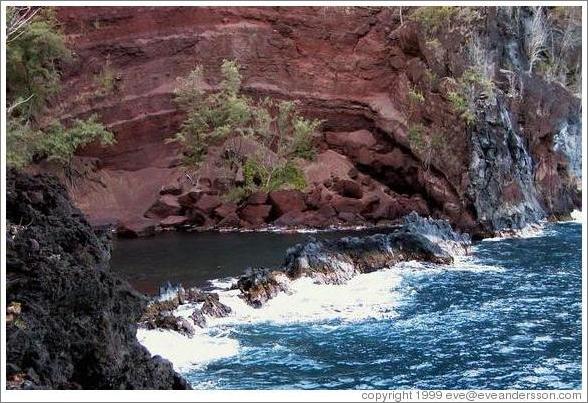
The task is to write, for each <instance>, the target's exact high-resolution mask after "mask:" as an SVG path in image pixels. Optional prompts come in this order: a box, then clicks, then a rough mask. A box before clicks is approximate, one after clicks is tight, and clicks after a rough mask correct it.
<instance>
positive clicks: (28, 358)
mask: <svg viewBox="0 0 588 403" xmlns="http://www.w3.org/2000/svg"><path fill="white" fill-rule="evenodd" d="M6 184H7V189H6V211H7V228H6V230H7V233H6V235H7V244H6V281H7V283H6V294H5V297H6V301H7V307H8V309H7V323H6V353H7V355H6V364H7V367H6V370H7V373H6V375H7V386H8V387H9V388H24V389H64V388H65V389H70V388H74V389H78V388H83V389H121V388H123V389H172V388H174V389H189V385H188V384H187V383H186V381H185V380H184V379H182V378H181V377H180V376H179V375H178V374H177V373H175V372H174V371H173V369H172V365H171V363H169V362H168V361H166V360H164V359H162V358H161V357H159V356H155V357H151V355H150V354H149V352H148V351H147V350H146V349H145V348H144V347H143V346H142V345H141V344H139V342H138V341H137V339H136V330H137V325H136V322H137V320H138V319H139V317H140V316H141V314H142V312H143V309H144V307H145V304H146V301H145V300H144V297H142V296H141V295H140V294H138V293H137V292H136V291H134V290H133V289H132V288H131V287H130V286H129V285H128V284H127V283H126V282H125V281H123V280H121V279H120V278H119V277H118V276H117V275H116V274H114V273H112V272H110V271H109V269H108V260H109V258H110V239H109V233H108V232H107V231H105V230H102V231H100V230H94V229H92V227H91V226H90V225H89V224H88V222H87V221H86V220H85V218H84V217H83V215H82V213H81V212H80V211H79V210H78V209H77V208H75V207H73V206H72V204H71V202H70V199H69V197H68V196H67V193H66V190H65V189H64V188H63V187H62V186H61V185H60V184H59V182H58V181H57V180H56V179H55V178H52V177H49V176H40V177H32V176H29V175H26V174H22V173H18V172H16V171H14V170H9V171H8V173H7V181H6Z"/></svg>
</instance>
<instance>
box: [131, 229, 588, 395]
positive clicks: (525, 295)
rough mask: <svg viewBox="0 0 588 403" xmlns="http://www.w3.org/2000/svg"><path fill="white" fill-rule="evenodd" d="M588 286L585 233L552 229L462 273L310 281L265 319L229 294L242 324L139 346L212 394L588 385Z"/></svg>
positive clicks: (412, 271)
mask: <svg viewBox="0 0 588 403" xmlns="http://www.w3.org/2000/svg"><path fill="white" fill-rule="evenodd" d="M581 283H582V269H581V225H580V224H579V223H576V222H571V223H561V224H546V225H545V227H544V229H543V230H542V231H541V232H539V233H536V234H531V235H529V234H527V236H526V237H525V238H513V239H493V240H490V241H484V242H481V243H478V244H477V245H476V246H475V247H474V248H473V253H472V255H471V256H468V257H465V258H464V257H462V258H459V259H457V261H456V263H455V264H453V265H450V266H438V265H430V264H421V263H417V262H409V263H405V264H402V265H399V266H395V267H392V268H389V269H386V270H383V271H379V272H375V273H370V274H364V275H359V276H357V277H355V278H354V279H352V280H351V281H350V282H349V283H348V284H345V285H342V286H332V285H316V284H313V283H312V282H310V281H307V280H300V281H297V282H295V283H294V285H293V289H292V291H291V293H290V294H281V295H279V296H278V297H276V298H275V299H273V300H271V301H270V302H269V303H268V304H267V305H266V306H264V307H263V308H261V309H253V308H250V307H248V306H247V305H245V304H244V303H243V302H242V301H241V300H240V299H239V298H238V297H237V294H236V292H235V291H220V295H221V301H222V302H223V303H226V304H227V305H229V306H231V307H232V309H233V315H232V316H231V317H228V318H223V319H218V320H211V321H209V327H208V328H207V329H205V330H199V331H198V334H196V335H195V336H194V337H193V338H187V337H184V336H180V335H177V334H174V333H172V332H165V331H143V330H140V331H139V334H138V337H139V339H140V341H141V342H143V344H145V345H146V347H147V348H148V349H149V350H150V351H151V352H152V353H154V354H160V355H162V356H164V357H166V358H168V359H170V360H171V361H172V362H173V363H174V366H175V367H176V369H178V370H179V371H180V372H182V374H183V375H184V376H185V377H186V378H187V379H188V381H189V382H190V383H191V384H192V385H193V387H194V388H202V389H404V388H421V389H474V388H475V389H478V388H479V389H519V388H520V389H576V388H581V309H582V307H581V300H582V295H581ZM228 284H230V281H217V282H215V285H216V286H217V287H218V288H219V289H221V290H222V289H223V288H224V287H226V286H228ZM189 313H190V309H188V308H186V309H185V311H183V312H179V314H180V315H186V316H187V315H189Z"/></svg>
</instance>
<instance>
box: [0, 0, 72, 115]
mask: <svg viewBox="0 0 588 403" xmlns="http://www.w3.org/2000/svg"><path fill="white" fill-rule="evenodd" d="M6 20H7V32H6V34H7V39H6V99H7V104H8V105H11V106H10V107H9V109H10V110H11V112H12V111H13V110H14V109H16V105H18V112H19V115H21V116H23V117H24V118H30V117H35V116H37V115H38V114H39V113H40V112H41V110H42V108H43V107H44V105H45V102H46V101H47V99H48V98H49V97H50V96H51V95H53V94H55V93H56V92H57V90H58V89H59V80H60V78H61V74H60V71H59V65H60V64H61V63H62V62H64V61H67V60H69V59H70V58H71V52H70V51H69V49H68V48H67V46H66V44H65V39H64V37H63V34H62V33H61V32H60V31H59V29H58V26H57V22H56V20H55V17H54V15H53V12H52V10H51V8H48V7H7V9H6ZM11 108H12V109H11Z"/></svg>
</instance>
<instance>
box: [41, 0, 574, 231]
mask: <svg viewBox="0 0 588 403" xmlns="http://www.w3.org/2000/svg"><path fill="white" fill-rule="evenodd" d="M405 12H406V11H405ZM501 12H502V11H500V10H498V9H496V8H488V9H487V10H486V12H485V15H484V17H483V20H482V22H480V24H482V25H481V26H482V27H483V28H481V31H482V32H483V33H484V35H485V37H487V38H488V41H487V43H488V45H487V47H488V49H487V51H488V52H489V53H490V54H491V55H492V57H493V58H494V59H493V60H494V61H495V63H496V66H495V69H496V71H499V69H500V68H505V67H506V66H509V67H511V68H512V66H517V64H518V65H520V67H521V68H523V67H524V65H525V63H526V59H525V56H524V55H523V54H522V52H521V50H520V49H521V48H522V45H521V44H520V43H519V42H518V41H517V39H516V38H517V36H516V35H515V33H513V31H512V29H511V28H512V27H511V26H510V25H508V24H507V22H506V20H505V17H504V16H502V15H500V13H501ZM406 13H407V14H410V11H408V12H406ZM57 14H58V18H59V20H60V21H61V23H62V26H63V29H64V32H65V33H66V35H67V37H68V40H69V42H70V44H71V46H72V47H73V49H74V50H75V53H76V56H77V58H76V63H75V64H74V65H71V66H68V67H67V69H66V71H65V72H64V89H63V91H62V94H61V96H60V98H59V100H58V102H56V103H55V104H54V106H53V108H52V114H53V115H57V116H60V117H61V118H62V119H65V120H67V119H69V118H73V117H83V116H87V115H90V114H91V113H98V114H99V115H100V117H101V119H102V120H103V122H104V123H105V124H107V126H108V128H109V129H110V130H111V131H113V132H114V133H115V134H116V139H117V144H116V146H113V147H109V148H99V147H96V146H92V147H87V148H86V149H84V150H82V151H81V152H80V153H79V156H80V161H79V164H80V169H79V170H81V171H84V173H85V174H86V176H87V178H86V179H81V180H76V181H75V183H74V184H73V185H72V186H70V192H71V194H72V197H73V199H74V200H75V202H76V203H77V205H78V206H79V207H80V208H81V209H82V210H83V211H84V213H85V214H86V215H87V216H88V217H89V219H90V221H91V222H95V223H97V222H102V223H103V222H113V223H118V224H119V225H120V227H121V229H123V230H127V232H128V233H131V234H136V233H138V232H139V233H141V232H145V230H146V229H150V228H153V227H156V226H160V225H163V226H176V225H185V224H192V225H196V226H202V227H216V226H226V227H235V226H237V227H258V226H260V225H266V224H277V225H284V226H295V225H310V226H319V227H320V226H327V225H341V224H357V223H365V222H373V223H378V222H388V221H390V220H395V219H397V218H399V217H402V216H404V215H406V214H408V213H409V212H410V211H412V210H415V211H417V212H418V213H420V214H421V215H433V216H436V217H441V218H448V219H450V220H451V221H452V223H454V224H455V225H457V226H458V227H459V228H461V229H463V230H467V231H472V232H478V233H488V232H492V231H494V230H496V229H504V228H511V227H517V226H521V225H524V224H525V223H526V222H529V221H533V220H535V219H537V218H540V217H544V216H547V215H551V214H555V215H565V214H567V213H569V212H570V211H571V209H573V208H574V206H577V205H578V204H579V198H578V194H577V190H576V188H577V183H578V182H577V176H578V175H579V164H580V158H578V157H579V154H578V151H577V150H576V149H575V146H576V145H577V144H579V141H580V132H581V131H580V130H579V127H580V118H579V116H580V101H579V99H578V98H576V97H574V96H573V95H572V94H570V93H569V92H568V91H567V90H566V89H564V88H563V87H561V86H560V85H558V84H555V83H551V84H550V83H547V82H545V81H544V80H542V79H540V78H539V77H537V76H535V75H525V74H522V75H521V76H520V79H519V81H518V83H519V84H518V86H519V88H518V89H519V92H520V96H519V97H516V98H515V97H507V96H506V95H505V94H506V92H507V89H506V86H507V84H506V78H505V77H504V76H500V75H498V76H497V77H498V79H497V95H496V99H495V101H494V102H493V103H487V102H486V103H484V106H483V108H481V109H480V111H479V113H478V116H477V119H476V123H475V125H473V126H467V125H466V124H465V122H464V121H463V119H461V118H460V116H459V114H457V113H455V111H454V110H453V108H452V106H451V104H450V102H448V100H447V89H446V88H445V86H444V78H445V77H459V76H460V75H461V74H462V73H463V71H464V70H465V68H466V66H467V62H466V56H465V54H464V53H465V52H464V44H465V42H466V38H465V37H464V35H463V33H462V32H460V31H459V30H453V31H448V32H443V33H441V34H440V35H439V36H438V40H439V43H440V48H438V51H437V52H432V51H431V47H430V46H427V44H426V42H427V37H426V35H425V33H424V32H422V30H421V29H420V27H419V25H418V24H417V23H414V22H410V21H408V22H407V20H406V17H405V20H404V23H403V24H402V25H401V24H400V20H399V16H398V10H396V8H394V7H390V8H381V7H380V8H376V7H354V8H351V7H258V8H249V7H234V8H222V7H215V8H204V7H203V8H199V7H191V8H185V7H182V8H179V7H177V8H176V7H153V8H150V7H139V8H135V7H133V8H130V7H100V8H92V7H79V8H78V7H64V8H58V13H57ZM522 29H524V26H523V28H522ZM223 59H234V60H237V61H238V62H239V63H240V65H241V66H242V75H243V78H244V88H245V91H247V92H248V93H250V94H252V95H255V96H266V95H269V96H272V97H276V98H285V99H299V100H300V101H301V109H302V112H303V113H304V114H305V115H307V116H310V117H316V118H320V119H324V120H325V123H324V124H323V126H322V130H321V136H320V138H317V144H318V145H319V149H320V154H319V155H318V157H317V159H316V161H314V162H312V163H309V164H307V166H305V173H306V175H307V179H308V182H309V186H308V188H307V189H306V191H305V192H304V194H299V193H297V192H290V193H285V194H284V193H282V194H280V193H277V194H274V195H269V197H268V195H254V196H255V197H253V198H250V200H248V201H247V202H245V203H243V204H241V205H233V204H231V203H225V202H223V201H222V199H221V198H220V197H219V195H218V193H219V191H222V187H223V184H222V180H221V179H222V178H220V177H219V176H220V174H218V173H217V172H216V171H215V169H214V167H212V168H209V169H208V170H205V171H204V172H203V174H202V175H201V177H200V182H201V183H200V185H201V186H200V187H198V188H197V189H195V188H194V187H193V185H194V183H191V181H190V179H189V178H187V177H186V176H185V175H184V174H183V171H182V169H181V167H180V164H179V162H180V150H179V149H178V146H177V145H173V144H167V143H165V139H166V138H168V137H170V136H171V135H173V133H174V132H175V131H176V130H177V128H178V125H179V123H180V122H181V120H182V116H181V114H180V112H179V111H178V110H177V109H176V107H175V105H174V104H173V89H174V86H175V80H176V77H180V76H185V75H187V74H188V73H189V72H190V71H191V70H192V69H193V68H194V67H195V66H196V65H198V64H199V65H202V66H203V67H204V71H205V73H206V74H207V75H208V77H207V78H208V81H209V83H210V84H211V85H212V86H214V85H215V84H216V83H218V80H219V71H218V66H219V65H220V64H221V62H222V60H223ZM107 62H108V63H109V66H110V67H111V68H112V71H113V72H114V75H115V82H114V88H113V89H112V91H111V92H109V93H107V94H105V95H99V92H100V83H99V80H98V77H99V75H100V72H101V71H102V69H103V66H104V65H105V63H107ZM523 70H524V68H523ZM431 77H435V79H434V80H432V79H431ZM415 86H417V87H418V88H419V89H421V90H422V92H423V95H424V99H425V101H424V104H423V105H422V106H421V107H420V108H419V110H418V111H416V115H417V117H418V119H419V121H421V122H423V124H424V127H425V130H426V133H428V134H431V133H436V134H439V135H440V136H441V138H442V145H441V146H440V147H438V149H436V150H435V152H434V153H433V155H432V157H431V161H430V164H424V163H423V160H424V158H425V156H424V155H423V153H422V152H420V151H418V150H416V149H414V146H412V145H411V142H410V141H409V138H408V130H409V126H410V121H409V116H410V114H411V113H415V112H414V111H412V112H411V110H410V103H409V101H408V98H407V94H408V92H409V90H410V89H411V88H414V87H415ZM412 118H414V116H412ZM426 165H427V168H426V169H425V166H426ZM160 193H161V194H160Z"/></svg>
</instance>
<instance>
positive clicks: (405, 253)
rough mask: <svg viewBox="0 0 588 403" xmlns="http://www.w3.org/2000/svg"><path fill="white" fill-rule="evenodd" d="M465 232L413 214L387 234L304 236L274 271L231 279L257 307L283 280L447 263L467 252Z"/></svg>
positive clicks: (283, 287)
mask: <svg viewBox="0 0 588 403" xmlns="http://www.w3.org/2000/svg"><path fill="white" fill-rule="evenodd" d="M469 245H470V238H469V236H468V235H464V234H460V233H458V232H455V231H453V229H452V228H451V226H450V225H449V223H448V222H447V221H441V220H432V219H426V218H422V217H419V216H418V215H417V214H416V213H415V214H411V215H409V216H408V217H406V218H405V219H404V224H403V225H402V226H399V227H398V228H397V229H396V230H394V231H393V232H392V233H390V234H375V235H371V236H366V237H361V238H359V237H345V238H340V239H335V240H320V241H319V240H314V239H313V240H310V241H308V242H306V243H301V244H298V245H296V246H293V247H292V248H290V249H288V251H287V252H286V258H285V260H284V264H283V265H282V266H281V268H280V269H278V270H267V269H250V270H249V271H248V272H247V273H245V275H243V276H241V277H240V278H239V280H238V281H237V284H236V288H238V289H239V290H240V291H241V297H242V298H243V299H244V300H245V301H246V302H247V303H248V304H250V305H251V306H253V307H256V308H258V307H260V306H262V305H263V304H264V303H265V302H267V301H268V300H270V299H272V298H273V297H275V296H276V295H278V294H279V293H280V292H284V291H288V284H289V283H290V282H291V281H295V280H297V279H299V278H301V277H309V278H311V279H313V280H314V281H315V282H317V283H319V284H343V283H345V282H346V281H348V280H349V279H351V278H352V277H354V276H356V275H357V274H360V273H369V272H372V271H376V270H381V269H384V268H387V267H391V266H393V265H395V264H397V263H399V262H405V261H410V260H416V261H422V262H432V263H439V264H447V263H451V262H452V261H453V256H457V255H460V254H465V253H467V249H468V247H469Z"/></svg>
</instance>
